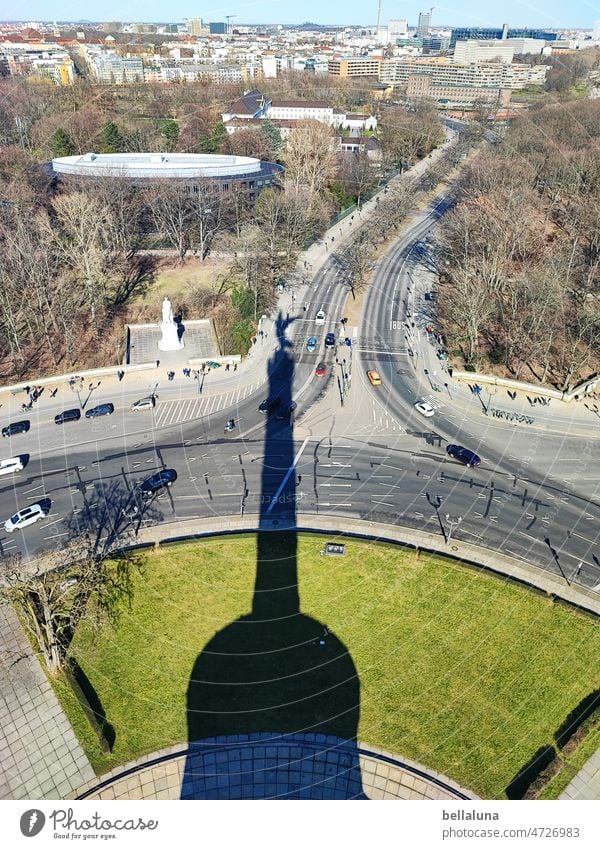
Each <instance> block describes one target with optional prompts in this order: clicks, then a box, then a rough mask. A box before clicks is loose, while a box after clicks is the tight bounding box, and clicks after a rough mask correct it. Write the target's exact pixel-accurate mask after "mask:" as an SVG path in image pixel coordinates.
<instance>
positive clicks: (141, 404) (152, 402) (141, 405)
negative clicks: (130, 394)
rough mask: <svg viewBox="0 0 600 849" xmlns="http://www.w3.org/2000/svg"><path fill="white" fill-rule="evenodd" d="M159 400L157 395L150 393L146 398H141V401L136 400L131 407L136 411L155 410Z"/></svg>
mask: <svg viewBox="0 0 600 849" xmlns="http://www.w3.org/2000/svg"><path fill="white" fill-rule="evenodd" d="M157 401H158V396H157V395H148V396H147V397H146V398H140V399H139V401H134V402H133V404H132V405H131V409H132V410H133V412H134V413H138V412H140V411H141V410H153V409H154V407H156V402H157Z"/></svg>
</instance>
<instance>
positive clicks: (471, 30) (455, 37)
mask: <svg viewBox="0 0 600 849" xmlns="http://www.w3.org/2000/svg"><path fill="white" fill-rule="evenodd" d="M472 38H475V39H477V40H478V41H486V40H487V41H489V40H490V39H492V40H494V39H496V40H499V39H506V38H541V39H543V40H544V41H556V39H557V38H558V35H557V33H555V32H546V30H540V29H514V28H513V29H510V28H509V26H508V24H503V26H501V27H457V28H456V29H453V30H452V34H451V36H450V49H451V50H454V47H455V46H456V42H457V41H467V40H468V39H472Z"/></svg>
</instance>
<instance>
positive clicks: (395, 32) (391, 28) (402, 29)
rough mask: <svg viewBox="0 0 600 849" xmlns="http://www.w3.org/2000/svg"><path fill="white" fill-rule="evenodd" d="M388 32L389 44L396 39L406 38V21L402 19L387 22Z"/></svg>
mask: <svg viewBox="0 0 600 849" xmlns="http://www.w3.org/2000/svg"><path fill="white" fill-rule="evenodd" d="M388 32H389V34H390V41H391V42H394V41H395V40H396V39H397V38H407V37H408V21H407V20H406V19H402V18H401V19H398V20H396V19H395V20H391V21H388Z"/></svg>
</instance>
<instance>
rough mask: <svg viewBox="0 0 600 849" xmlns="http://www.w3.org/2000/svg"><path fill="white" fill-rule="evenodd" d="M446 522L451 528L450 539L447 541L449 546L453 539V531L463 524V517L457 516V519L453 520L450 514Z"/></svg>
mask: <svg viewBox="0 0 600 849" xmlns="http://www.w3.org/2000/svg"><path fill="white" fill-rule="evenodd" d="M446 521H447V522H448V525H449V527H450V530H449V531H448V538H447V539H446V544H447V545H449V544H450V540H451V539H452V530H453V528H455V527H458V526H459V525H460V523H461V522H462V516H457V518H456V519H453V518H452V516H451V515H450V513H446Z"/></svg>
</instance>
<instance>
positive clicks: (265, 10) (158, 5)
mask: <svg viewBox="0 0 600 849" xmlns="http://www.w3.org/2000/svg"><path fill="white" fill-rule="evenodd" d="M428 2H429V3H431V2H432V0H423V2H421V3H419V2H398V0H381V22H382V24H385V23H386V22H387V21H388V19H390V18H406V19H407V20H408V24H409V26H416V23H417V18H418V14H419V11H423V10H426V9H427V8H428V6H427V3H428ZM225 15H236V16H237V17H236V19H235V20H236V22H237V23H274V24H277V23H280V24H299V23H302V22H303V21H312V22H313V23H318V24H339V25H341V24H363V25H369V24H370V25H373V24H375V22H376V21H377V0H301V2H298V3H289V2H284V0H224V2H218V0H98V2H96V3H95V2H94V0H4V2H3V3H2V10H1V11H0V19H3V20H20V21H51V20H59V21H60V20H64V21H76V20H100V21H111V20H119V21H148V22H151V21H168V22H181V21H182V20H183V19H184V18H193V17H200V18H202V19H203V20H204V21H223V20H225ZM596 20H600V2H590V0H571V2H566V0H531V2H528V0H503V2H500V0H493V1H492V2H490V0H482V2H475V0H454V2H451V3H449V4H444V5H440V6H435V8H434V11H433V17H432V22H433V25H434V26H435V25H437V26H443V25H448V26H500V25H501V24H502V23H504V22H505V21H508V23H509V24H510V25H511V26H515V27H517V26H530V27H551V28H554V29H562V28H577V27H579V28H586V29H591V28H592V27H593V25H594V22H595V21H596Z"/></svg>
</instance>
